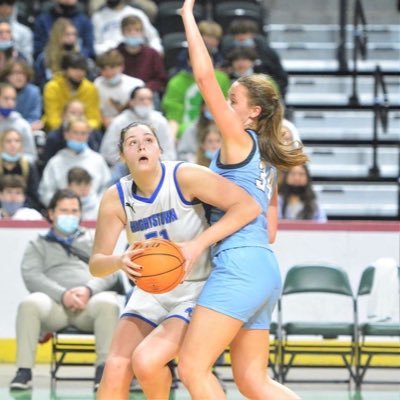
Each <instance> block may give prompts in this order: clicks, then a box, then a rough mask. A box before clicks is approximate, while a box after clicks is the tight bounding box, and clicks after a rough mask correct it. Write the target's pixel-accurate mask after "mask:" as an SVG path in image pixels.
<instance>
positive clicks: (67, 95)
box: [43, 53, 102, 130]
mask: <svg viewBox="0 0 400 400" xmlns="http://www.w3.org/2000/svg"><path fill="white" fill-rule="evenodd" d="M61 69H62V72H58V73H56V74H55V75H54V77H53V78H52V79H51V80H49V81H48V82H47V83H46V85H45V87H44V91H43V102H44V115H43V119H44V123H45V126H46V128H47V130H53V129H57V128H59V127H60V125H61V124H62V116H63V111H64V108H65V105H66V104H67V103H68V102H69V101H70V100H72V99H77V100H80V101H81V102H82V103H83V104H84V105H85V116H86V118H87V120H88V121H89V124H90V126H91V127H92V128H93V129H100V128H101V125H102V123H101V114H100V99H99V94H98V92H97V88H96V86H95V85H94V83H93V82H90V81H89V80H88V79H87V78H86V73H87V60H86V58H85V57H84V56H83V55H82V54H79V53H68V54H65V55H64V56H63V58H62V62H61Z"/></svg>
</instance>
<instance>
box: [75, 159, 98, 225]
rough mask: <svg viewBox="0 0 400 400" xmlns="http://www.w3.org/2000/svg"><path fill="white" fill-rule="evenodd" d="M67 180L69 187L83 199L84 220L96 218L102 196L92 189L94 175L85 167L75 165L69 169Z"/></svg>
mask: <svg viewBox="0 0 400 400" xmlns="http://www.w3.org/2000/svg"><path fill="white" fill-rule="evenodd" d="M67 182H68V189H69V190H71V191H73V192H74V193H76V194H77V195H78V196H79V198H80V200H81V204H82V220H83V221H88V220H89V221H93V220H96V219H97V211H98V209H99V205H100V196H99V195H98V194H97V193H94V192H93V191H92V183H93V178H92V175H90V174H89V172H88V171H87V170H86V169H85V168H82V167H73V168H71V169H70V170H69V171H68V175H67Z"/></svg>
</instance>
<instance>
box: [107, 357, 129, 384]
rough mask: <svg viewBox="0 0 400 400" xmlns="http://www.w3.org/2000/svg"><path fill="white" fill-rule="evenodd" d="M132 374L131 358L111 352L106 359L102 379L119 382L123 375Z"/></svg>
mask: <svg viewBox="0 0 400 400" xmlns="http://www.w3.org/2000/svg"><path fill="white" fill-rule="evenodd" d="M132 374H133V372H132V366H131V360H130V358H127V357H122V356H115V355H112V354H111V355H109V356H108V358H107V360H106V363H105V368H104V373H103V378H102V379H103V380H107V381H108V382H109V383H110V384H112V383H113V382H118V381H119V379H120V377H121V376H122V375H132Z"/></svg>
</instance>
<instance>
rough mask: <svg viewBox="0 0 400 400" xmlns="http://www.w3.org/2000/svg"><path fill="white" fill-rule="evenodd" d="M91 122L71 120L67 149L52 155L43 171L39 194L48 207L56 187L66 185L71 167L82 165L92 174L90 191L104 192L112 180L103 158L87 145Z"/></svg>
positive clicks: (65, 134) (78, 119) (60, 187)
mask: <svg viewBox="0 0 400 400" xmlns="http://www.w3.org/2000/svg"><path fill="white" fill-rule="evenodd" d="M89 134H90V125H89V123H88V121H87V120H86V119H85V118H84V117H81V118H73V119H71V120H69V121H68V123H67V126H66V129H65V132H64V138H65V141H66V143H67V147H66V148H65V149H62V150H60V151H59V152H57V153H56V155H55V156H54V157H52V158H51V159H50V160H49V162H48V163H47V165H46V167H45V168H44V170H43V175H42V179H41V181H40V184H39V190H38V191H39V196H40V199H41V201H42V203H43V204H44V205H45V206H47V205H48V204H49V201H50V199H51V197H52V196H53V194H54V193H55V192H56V190H57V189H63V188H65V187H67V174H68V171H69V170H70V169H71V168H72V167H82V168H85V169H86V170H88V171H90V172H91V173H92V177H93V185H92V188H91V192H90V194H92V193H95V194H98V195H101V194H102V193H103V191H104V190H105V189H106V187H107V186H108V184H109V182H110V178H111V174H110V169H109V168H108V166H107V164H106V162H105V161H104V159H103V157H102V156H101V155H100V154H99V153H97V152H95V151H93V150H92V149H90V148H89V146H88V139H89Z"/></svg>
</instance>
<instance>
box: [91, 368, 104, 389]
mask: <svg viewBox="0 0 400 400" xmlns="http://www.w3.org/2000/svg"><path fill="white" fill-rule="evenodd" d="M103 372H104V364H101V365H98V366H97V367H96V372H95V374H94V387H93V390H94V391H95V392H97V390H98V389H99V386H100V381H101V378H102V376H103Z"/></svg>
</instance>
